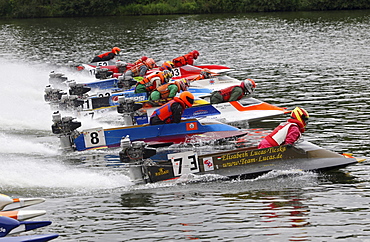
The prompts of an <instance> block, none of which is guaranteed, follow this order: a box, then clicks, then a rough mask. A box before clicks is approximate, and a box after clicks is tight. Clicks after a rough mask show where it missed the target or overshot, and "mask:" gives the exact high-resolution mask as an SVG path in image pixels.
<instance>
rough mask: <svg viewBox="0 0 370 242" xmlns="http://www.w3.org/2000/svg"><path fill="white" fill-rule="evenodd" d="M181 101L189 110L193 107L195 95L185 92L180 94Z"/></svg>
mask: <svg viewBox="0 0 370 242" xmlns="http://www.w3.org/2000/svg"><path fill="white" fill-rule="evenodd" d="M180 99H181V100H182V101H183V102H184V103H185V105H186V106H188V107H189V108H190V107H191V106H193V103H194V95H193V94H191V92H188V91H185V92H182V93H181V94H180Z"/></svg>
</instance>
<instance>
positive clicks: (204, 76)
mask: <svg viewBox="0 0 370 242" xmlns="http://www.w3.org/2000/svg"><path fill="white" fill-rule="evenodd" d="M212 74H214V73H212V72H211V71H210V70H209V69H208V68H204V69H202V70H201V71H200V74H199V76H197V77H195V78H194V79H193V80H192V81H197V80H201V79H209V78H212Z"/></svg>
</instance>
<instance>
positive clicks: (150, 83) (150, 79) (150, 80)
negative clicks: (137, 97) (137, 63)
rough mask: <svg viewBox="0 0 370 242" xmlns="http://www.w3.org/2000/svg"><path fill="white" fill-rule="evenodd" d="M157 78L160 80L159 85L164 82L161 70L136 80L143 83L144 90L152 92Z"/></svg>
mask: <svg viewBox="0 0 370 242" xmlns="http://www.w3.org/2000/svg"><path fill="white" fill-rule="evenodd" d="M157 78H159V79H160V80H161V85H163V84H165V83H166V79H165V78H164V76H163V72H159V73H153V74H150V75H149V76H147V77H145V78H144V79H143V80H141V81H140V82H138V84H142V85H145V87H146V90H147V91H148V92H152V91H153V90H154V89H156V88H157V82H156V79H157ZM158 87H159V86H158Z"/></svg>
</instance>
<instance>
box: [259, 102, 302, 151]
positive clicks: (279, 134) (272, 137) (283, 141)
mask: <svg viewBox="0 0 370 242" xmlns="http://www.w3.org/2000/svg"><path fill="white" fill-rule="evenodd" d="M290 116H291V118H290V119H288V120H287V121H286V122H283V123H281V124H280V125H279V126H277V127H276V128H275V129H274V130H273V131H272V132H271V133H270V134H268V135H267V136H266V137H265V138H264V139H263V140H261V142H260V144H259V145H258V149H263V148H269V147H273V146H279V145H287V144H290V145H293V144H294V143H295V142H296V141H297V140H299V138H300V137H301V135H302V133H304V132H305V129H306V125H307V122H308V118H309V115H308V112H307V111H306V110H304V109H303V108H300V107H296V108H295V109H294V110H293V111H292V112H291V114H290Z"/></svg>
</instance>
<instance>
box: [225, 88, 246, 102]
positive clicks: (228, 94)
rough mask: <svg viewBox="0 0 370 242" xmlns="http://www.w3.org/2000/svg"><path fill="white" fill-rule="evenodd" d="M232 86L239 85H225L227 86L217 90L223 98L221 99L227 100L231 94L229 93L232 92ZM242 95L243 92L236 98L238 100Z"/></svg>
mask: <svg viewBox="0 0 370 242" xmlns="http://www.w3.org/2000/svg"><path fill="white" fill-rule="evenodd" d="M234 87H240V86H238V85H236V86H231V87H227V88H224V89H221V90H220V91H219V92H220V94H221V96H222V98H223V100H224V101H225V102H227V101H229V99H230V96H231V93H232V90H233V89H234ZM243 96H244V95H243V94H241V95H240V96H239V97H238V98H237V100H240V99H241V98H242V97H243Z"/></svg>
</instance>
